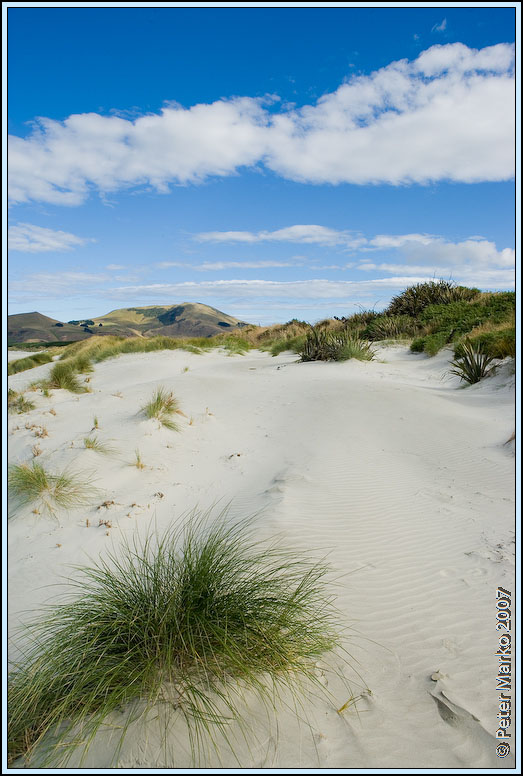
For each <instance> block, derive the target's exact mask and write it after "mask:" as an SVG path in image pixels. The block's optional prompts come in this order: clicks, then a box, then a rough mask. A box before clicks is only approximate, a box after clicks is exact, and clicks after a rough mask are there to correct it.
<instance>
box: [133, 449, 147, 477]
mask: <svg viewBox="0 0 523 776" xmlns="http://www.w3.org/2000/svg"><path fill="white" fill-rule="evenodd" d="M134 455H135V461H134V462H133V463H132V464H131V465H132V466H136V468H137V469H140V471H141V470H142V469H145V468H146V466H145V464H144V462H143V461H142V455H141V453H140V451H139V450H138V448H136V450H135V451H134Z"/></svg>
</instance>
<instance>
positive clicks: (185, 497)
mask: <svg viewBox="0 0 523 776" xmlns="http://www.w3.org/2000/svg"><path fill="white" fill-rule="evenodd" d="M380 358H381V359H383V361H382V362H379V361H376V362H363V363H362V362H358V361H349V362H346V363H342V364H335V363H310V364H299V363H296V359H297V357H296V356H295V355H290V354H288V353H287V354H282V355H280V356H278V357H276V358H271V357H270V356H269V355H267V354H264V353H260V352H252V353H250V354H248V355H247V356H244V357H238V356H236V357H226V356H225V355H224V354H223V353H220V352H213V353H209V354H205V355H200V356H198V355H195V354H190V353H185V352H182V351H168V352H163V353H151V354H140V355H127V356H122V357H120V358H118V359H115V360H111V361H107V362H104V363H102V364H99V365H97V366H96V368H95V372H94V374H93V375H91V379H90V386H91V388H92V391H93V392H92V393H90V394H84V395H80V396H75V395H73V394H70V393H67V392H65V391H54V392H53V395H52V397H50V398H45V397H42V396H40V395H38V394H29V396H30V398H31V399H32V400H34V401H35V402H36V403H37V409H35V410H33V411H31V412H29V413H27V414H26V415H23V416H11V419H10V424H9V425H10V436H9V442H10V458H11V460H12V461H16V462H23V461H28V460H31V459H32V453H31V448H32V446H33V445H34V444H38V445H39V446H40V448H41V450H42V454H41V455H40V456H39V458H38V459H37V460H38V461H41V462H42V463H45V464H46V465H48V467H49V468H50V469H54V470H59V469H62V468H63V467H65V466H66V465H72V466H73V468H75V469H78V470H81V471H83V472H85V471H88V472H91V473H92V474H93V476H95V477H96V479H97V483H96V484H97V486H98V487H99V488H100V491H101V495H100V498H99V500H98V502H97V503H98V504H101V503H102V502H103V501H105V500H110V501H114V502H115V503H114V505H112V506H110V507H108V508H105V507H104V508H102V509H97V508H96V505H94V506H93V507H89V508H82V509H78V510H73V511H71V512H69V513H65V512H60V513H58V516H57V517H58V519H57V520H53V519H52V518H50V517H45V516H43V515H40V516H35V515H33V514H32V513H31V507H27V508H26V509H25V510H21V511H19V512H18V513H17V515H16V517H15V519H13V520H12V521H11V523H10V530H9V559H10V562H9V571H10V588H9V590H10V625H11V627H13V628H14V627H15V626H16V624H17V623H18V622H19V621H20V619H21V615H20V613H21V612H23V611H24V610H28V609H38V608H39V606H40V605H41V604H42V603H43V602H44V601H48V600H49V599H50V596H51V595H53V594H55V593H56V590H53V589H52V588H49V587H48V586H49V585H53V584H55V583H56V582H58V581H60V580H61V578H62V577H63V576H64V575H66V576H67V575H68V574H70V570H69V567H68V564H73V563H75V564H78V563H87V562H88V561H89V557H90V558H97V557H98V556H99V555H100V554H103V553H104V552H105V551H106V550H108V549H111V548H114V547H117V546H118V544H119V542H120V540H121V538H122V535H126V536H127V535H130V534H132V532H136V531H141V532H144V531H146V530H147V529H148V527H149V526H150V525H151V521H155V522H156V525H157V526H158V528H159V529H160V530H162V529H163V528H165V527H167V525H169V524H170V523H171V522H172V521H173V520H178V519H179V518H180V516H181V515H183V513H184V512H186V511H187V510H190V509H192V508H193V507H195V506H196V505H198V506H200V507H202V508H206V507H208V506H210V505H212V504H213V503H215V502H217V501H220V504H222V505H223V504H225V503H227V502H229V501H231V502H232V507H231V514H232V515H233V516H237V515H240V514H244V515H249V514H252V513H254V512H257V511H259V510H263V511H262V513H261V514H260V516H259V518H258V530H259V534H260V537H261V538H264V537H273V536H274V535H275V534H278V535H280V536H281V537H282V540H283V542H284V543H285V544H286V545H287V546H289V547H293V548H296V550H297V551H299V550H300V549H302V548H306V549H312V550H315V551H316V550H317V552H318V555H319V556H322V555H324V554H325V552H326V551H330V556H329V559H330V562H331V564H332V566H333V568H334V575H335V576H337V577H339V576H340V575H342V579H341V581H339V583H338V585H337V586H336V587H335V588H334V592H335V594H336V605H337V607H338V608H339V610H340V612H341V617H342V618H343V620H344V622H345V623H346V624H349V625H352V626H353V628H354V630H353V631H352V635H351V636H350V638H349V639H348V640H347V642H346V646H347V648H348V650H349V651H350V653H351V654H352V655H353V657H354V659H355V660H357V661H358V666H357V668H358V671H359V673H360V674H361V677H362V681H360V680H359V679H358V678H357V676H356V675H355V674H354V673H353V672H351V671H350V670H347V678H348V679H349V681H350V683H351V687H352V689H353V691H354V693H355V694H356V695H360V694H361V697H360V699H359V700H358V702H357V704H356V706H352V707H350V708H348V709H347V710H346V711H344V712H342V713H341V714H339V713H338V712H337V708H340V707H341V706H342V705H343V704H344V703H345V702H346V701H347V699H348V695H347V691H346V690H345V689H344V688H343V685H342V684H341V682H338V681H332V680H331V681H330V685H329V690H331V691H332V695H333V700H332V702H328V701H327V700H322V701H317V702H315V703H314V704H310V708H308V709H307V710H306V713H307V718H308V720H309V723H310V726H311V729H309V728H308V727H307V725H306V724H302V725H300V726H299V725H298V724H297V723H296V721H295V720H294V718H293V715H292V714H291V713H290V712H288V711H285V710H284V709H282V710H281V711H280V712H279V713H278V722H279V735H277V733H276V732H275V730H274V729H273V730H271V729H267V730H266V731H265V728H264V724H265V722H264V720H263V719H261V718H260V719H258V721H257V722H256V723H255V724H256V730H257V732H258V741H257V742H251V747H250V751H249V750H248V749H247V747H245V746H243V747H242V746H240V745H238V748H239V751H238V754H239V757H240V759H241V764H242V766H243V767H245V768H260V767H265V768H318V767H320V768H416V767H419V768H429V767H432V768H506V767H511V766H512V767H513V761H511V759H510V758H509V757H507V758H505V759H504V760H501V759H499V758H498V757H497V755H496V744H497V742H496V740H495V738H494V733H495V731H496V728H497V718H496V714H497V713H498V702H499V701H498V693H497V691H496V689H495V688H496V675H497V669H498V660H497V657H495V655H494V653H495V652H496V649H497V644H498V635H499V634H498V633H497V632H496V630H495V596H496V588H497V586H498V585H501V586H503V587H505V588H507V589H509V590H511V591H514V456H513V451H512V450H511V449H510V446H509V445H508V446H507V445H504V443H505V442H506V440H508V438H509V437H510V435H511V434H512V432H513V431H514V428H515V426H514V393H513V391H514V377H513V376H511V374H510V371H509V367H508V366H505V367H503V368H502V369H501V370H500V373H499V374H498V375H497V376H496V377H494V378H489V379H487V380H485V381H483V382H482V383H480V384H478V385H477V386H471V387H467V388H465V389H463V390H461V389H460V388H459V385H460V383H459V380H458V378H456V377H449V376H448V375H445V372H446V370H447V369H448V358H449V352H448V351H447V352H443V353H440V354H439V355H438V356H437V357H435V358H433V359H428V358H426V357H425V356H422V355H414V354H411V353H409V352H408V351H407V350H406V349H405V348H404V347H391V348H387V349H383V350H382V351H381V352H380ZM50 366H51V365H44V366H41V367H38V368H37V369H33V370H30V371H28V372H23V373H20V374H18V375H14V376H13V377H11V378H9V385H10V386H11V387H13V388H15V389H16V390H22V389H23V388H24V387H25V386H27V385H28V384H29V383H30V382H32V381H33V380H34V379H36V378H37V377H39V376H42V375H44V374H46V373H47V371H49V369H50ZM186 366H187V367H189V370H188V371H185V372H184V371H183V370H184V368H185V367H186ZM160 384H161V385H164V386H166V387H167V388H169V389H172V390H173V391H174V392H175V395H176V396H177V397H178V398H179V402H180V406H181V408H182V409H183V411H184V412H185V413H186V415H187V418H181V419H180V424H181V433H175V432H172V431H168V430H167V429H164V428H161V429H160V428H158V424H157V423H156V421H152V420H148V421H147V420H143V419H142V418H141V417H140V416H139V414H137V413H138V410H139V408H140V406H141V405H143V404H144V403H145V402H146V401H147V400H149V398H150V397H151V395H152V393H153V390H154V389H155V388H156V386H157V385H160ZM51 408H53V409H54V410H55V412H56V415H53V414H50V413H49V410H50V409H51ZM95 415H96V416H97V417H98V419H99V424H100V430H99V431H98V432H97V433H98V437H99V438H100V439H101V440H102V441H104V442H107V443H109V444H111V445H112V446H114V447H115V448H117V450H118V453H117V455H115V456H113V457H108V456H102V455H100V454H99V453H96V452H93V451H91V450H86V449H84V445H83V439H84V437H85V436H87V435H88V434H89V432H90V431H91V429H92V426H93V418H94V416H95ZM191 418H192V423H191V424H190V423H189V420H190V419H191ZM26 422H29V423H33V424H38V425H44V426H45V427H46V428H47V430H48V436H46V437H44V438H41V439H37V438H35V437H34V430H33V431H32V430H28V429H26V428H25V427H24V426H25V423H26ZM136 448H139V450H140V453H141V456H142V459H143V461H144V463H145V464H146V466H147V468H146V469H144V470H143V471H138V470H137V469H136V467H134V466H132V465H130V464H132V462H133V460H134V451H135V449H136ZM159 494H163V495H159ZM132 505H134V506H132ZM86 518H88V519H89V521H90V526H89V527H87V526H86ZM100 519H103V520H109V521H110V523H111V525H112V527H111V528H110V529H108V528H106V527H105V526H101V527H98V522H99V520H100ZM107 534H109V535H107ZM338 664H339V661H338V663H337V664H336V665H338ZM431 676H434V678H432V679H431ZM367 688H368V689H370V691H371V694H369V693H367V692H366V689H367ZM436 699H437V700H436ZM249 713H252V715H253V719H256V715H257V710H256V708H255V707H254V706H253V707H252V709H251V712H249ZM155 726H156V727H157V723H155V722H151V723H149V725H148V726H147V730H145V731H144V730H143V729H142V728H139V729H138V728H137V729H136V730H133V731H132V735H129V736H128V738H127V740H126V743H125V745H124V748H123V750H122V752H121V755H120V758H119V760H118V761H117V763H115V764H117V765H118V766H119V767H122V768H124V767H126V768H132V767H135V768H136V767H182V768H183V767H185V766H187V765H188V764H189V763H188V760H187V758H186V757H185V758H184V755H183V751H182V749H181V748H180V746H179V745H178V744H177V745H173V746H170V745H169V743H168V744H167V746H166V747H162V746H160V745H159V743H158V737H157V736H158V735H159V734H158V733H157V730H156V727H155ZM175 730H176V726H175ZM108 751H109V744H107V742H106V741H105V739H104V738H103V736H102V735H100V736H99V739H98V741H95V744H94V745H93V746H92V748H91V751H90V753H89V756H88V759H87V760H86V762H85V763H84V765H85V766H89V767H92V768H93V767H100V768H104V767H108V766H109V764H110V763H109V759H110V756H109V754H108ZM223 762H224V765H225V766H227V767H230V766H233V765H234V764H235V763H234V762H233V761H231V757H230V756H229V755H227V754H224V760H223Z"/></svg>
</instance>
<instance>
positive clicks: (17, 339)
mask: <svg viewBox="0 0 523 776" xmlns="http://www.w3.org/2000/svg"><path fill="white" fill-rule="evenodd" d="M89 336H90V334H89V333H88V332H85V331H84V330H83V328H81V327H80V326H72V325H71V324H68V323H62V322H61V321H57V320H56V319H55V318H48V317H47V315H42V314H41V313H37V312H33V313H18V314H17V315H8V316H7V342H8V344H9V345H13V344H17V343H22V342H73V341H74V342H76V341H77V340H81V339H86V338H87V337H89Z"/></svg>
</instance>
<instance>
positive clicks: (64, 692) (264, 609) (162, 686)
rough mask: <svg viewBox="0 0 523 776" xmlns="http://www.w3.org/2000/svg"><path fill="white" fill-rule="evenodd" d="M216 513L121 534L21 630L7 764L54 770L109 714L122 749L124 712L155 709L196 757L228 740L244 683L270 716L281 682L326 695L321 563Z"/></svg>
mask: <svg viewBox="0 0 523 776" xmlns="http://www.w3.org/2000/svg"><path fill="white" fill-rule="evenodd" d="M225 517H226V516H225V514H223V513H222V514H221V515H220V516H219V517H218V519H217V520H214V521H212V520H211V519H210V516H209V514H203V515H202V514H198V513H193V514H192V515H191V516H190V517H189V519H188V520H187V521H186V522H185V523H184V524H183V525H182V527H181V528H178V529H170V530H169V531H168V532H167V533H165V534H164V535H162V536H160V537H157V536H155V535H149V536H148V537H147V538H146V539H145V540H144V541H143V542H140V541H139V540H138V539H134V540H132V541H131V540H129V541H128V543H125V544H124V545H123V547H122V549H121V551H120V552H119V553H118V555H109V557H108V559H107V560H101V561H99V562H98V563H97V564H96V565H93V566H91V567H89V568H84V569H80V576H79V577H78V578H77V579H76V580H73V585H74V586H75V587H76V589H77V591H78V595H77V597H76V598H75V599H74V600H72V601H71V602H70V603H65V604H62V605H58V606H53V607H50V608H49V609H48V610H47V612H46V613H45V614H44V615H43V617H42V618H41V619H39V620H37V621H36V622H34V623H33V624H32V625H31V626H29V630H28V635H29V637H30V638H29V639H28V641H29V647H28V648H27V651H26V652H25V654H24V655H23V658H22V659H21V660H20V661H19V663H18V665H16V666H15V669H14V671H13V672H12V673H11V675H10V677H9V684H8V700H9V708H10V719H9V729H8V748H9V758H10V761H11V762H12V761H13V760H14V759H16V758H17V757H20V756H25V763H26V764H29V765H30V764H31V763H33V762H34V763H36V764H37V765H38V766H39V767H45V766H50V765H52V766H55V767H57V766H58V767H60V766H62V767H63V766H64V765H65V764H66V763H67V762H68V760H69V758H70V756H71V755H72V754H73V753H74V751H75V749H76V750H78V749H79V750H80V751H79V753H78V754H79V755H80V754H81V755H82V756H83V755H85V754H86V752H87V750H88V748H89V746H90V743H91V742H92V739H93V737H94V735H95V734H96V732H97V730H98V729H99V728H100V727H101V726H102V725H103V723H104V721H106V720H107V722H108V724H110V719H107V718H108V715H110V714H111V712H115V711H119V712H121V713H123V714H124V715H125V716H126V719H127V721H126V722H124V723H123V724H122V722H121V721H120V722H119V727H120V729H121V736H120V741H119V744H118V746H121V744H122V741H123V738H124V737H125V735H126V730H127V727H128V724H129V722H130V720H131V719H133V718H134V719H136V718H140V717H142V718H143V716H144V715H147V714H148V713H149V712H150V710H151V709H152V708H153V707H154V706H156V705H157V704H163V705H164V707H165V708H166V709H167V710H168V713H169V714H170V715H171V717H178V716H179V715H182V717H183V718H184V720H185V723H186V726H187V740H188V741H189V742H190V745H191V749H192V753H193V761H195V762H198V761H199V760H201V757H202V756H203V754H204V752H205V750H207V749H212V747H216V748H217V747H218V739H220V743H223V741H225V742H228V737H227V728H228V726H229V725H230V722H231V721H232V720H236V721H237V722H238V723H239V724H240V725H245V723H244V722H243V721H242V706H241V704H242V696H243V695H244V693H245V691H247V692H250V693H254V694H255V695H257V696H258V698H259V699H260V700H261V702H262V703H263V704H264V705H265V708H266V709H267V711H270V710H273V711H274V710H275V709H276V706H277V705H278V703H279V697H280V693H281V691H282V690H283V689H287V690H289V691H290V692H291V694H292V696H293V697H294V698H298V696H299V694H300V693H301V692H302V691H308V690H310V689H311V688H315V689H316V691H319V692H325V690H324V688H323V686H322V685H320V683H319V681H318V679H317V678H316V669H315V666H316V661H317V660H318V659H319V658H320V657H321V656H322V655H324V653H327V652H329V651H330V650H332V649H333V648H334V647H336V646H337V645H338V643H339V635H338V632H337V625H338V616H337V612H336V611H335V610H334V608H333V606H332V600H331V599H330V598H329V596H328V595H327V593H326V587H325V575H326V573H327V571H328V567H327V566H326V565H325V564H323V563H315V562H312V561H310V560H309V559H308V558H303V559H301V558H299V557H297V555H296V553H294V552H288V551H285V550H282V549H279V548H278V547H277V546H275V545H269V546H267V545H262V544H260V543H259V542H258V541H256V540H255V538H254V534H253V528H252V522H251V521H247V522H244V523H241V524H232V525H231V524H228V523H227V521H226V519H225ZM121 719H122V718H121V716H120V720H121ZM167 724H168V723H167ZM165 732H166V739H167V730H166V731H165ZM246 732H247V731H245V733H246ZM245 733H244V735H245ZM248 734H249V737H252V736H253V735H255V734H256V731H250V730H249V731H248ZM245 739H246V740H248V739H247V735H245ZM38 744H43V746H42V747H38ZM115 755H116V753H115Z"/></svg>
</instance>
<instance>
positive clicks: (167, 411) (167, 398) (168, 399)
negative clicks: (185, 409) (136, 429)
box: [140, 387, 181, 431]
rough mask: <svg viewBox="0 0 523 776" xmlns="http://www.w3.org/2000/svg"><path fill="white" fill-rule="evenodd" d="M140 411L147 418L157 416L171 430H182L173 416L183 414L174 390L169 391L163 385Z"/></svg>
mask: <svg viewBox="0 0 523 776" xmlns="http://www.w3.org/2000/svg"><path fill="white" fill-rule="evenodd" d="M140 411H141V412H143V413H144V415H145V417H147V418H156V420H157V421H158V422H159V423H160V424H161V425H162V426H165V428H168V429H170V430H171V431H179V430H180V428H179V426H178V424H177V423H175V421H174V419H173V417H172V416H173V415H175V414H181V413H180V409H179V407H178V401H177V400H176V399H175V398H174V395H173V393H172V391H167V390H166V389H165V388H163V387H159V388H157V389H156V391H155V393H154V394H153V398H152V399H151V401H150V402H148V403H147V404H145V405H144V406H143V407H142V408H141V410H140Z"/></svg>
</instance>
